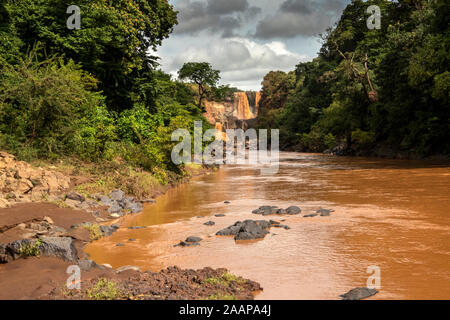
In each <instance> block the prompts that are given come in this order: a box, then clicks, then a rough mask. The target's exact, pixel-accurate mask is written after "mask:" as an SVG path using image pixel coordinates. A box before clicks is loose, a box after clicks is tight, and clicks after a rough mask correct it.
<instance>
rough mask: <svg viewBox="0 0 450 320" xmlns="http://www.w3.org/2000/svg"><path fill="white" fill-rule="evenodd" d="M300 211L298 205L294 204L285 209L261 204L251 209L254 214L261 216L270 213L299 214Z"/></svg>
mask: <svg viewBox="0 0 450 320" xmlns="http://www.w3.org/2000/svg"><path fill="white" fill-rule="evenodd" d="M300 212H302V210H301V209H300V208H299V207H296V206H291V207H289V208H287V209H282V208H278V207H275V206H262V207H259V208H258V209H256V210H253V211H252V213H254V214H261V215H263V216H267V215H270V214H289V215H294V214H299V213H300Z"/></svg>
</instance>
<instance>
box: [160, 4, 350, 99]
mask: <svg viewBox="0 0 450 320" xmlns="http://www.w3.org/2000/svg"><path fill="white" fill-rule="evenodd" d="M169 2H170V3H171V4H173V5H174V7H175V9H176V10H177V11H179V14H178V20H179V24H178V25H177V26H176V27H175V29H174V33H173V34H172V35H171V36H170V37H169V39H166V40H164V42H163V45H162V46H161V47H160V48H159V49H158V52H157V55H158V56H160V58H161V60H160V63H161V68H162V69H163V70H164V71H166V72H169V73H171V74H173V75H174V76H176V72H177V70H178V69H179V68H180V67H181V66H182V65H183V63H184V62H187V61H193V62H200V61H207V62H209V63H211V64H212V66H213V67H214V68H215V69H218V70H220V71H221V76H222V80H221V83H222V84H230V85H231V86H235V87H238V88H241V89H243V90H259V89H260V88H261V81H262V79H263V77H264V75H265V74H266V73H267V72H269V71H271V70H283V71H290V70H293V69H294V67H295V65H296V64H298V63H299V62H301V61H308V60H311V59H312V58H314V57H315V56H316V55H317V51H318V50H319V48H320V42H319V41H318V34H319V33H322V32H324V31H325V29H326V28H327V27H328V26H330V25H332V24H333V23H335V22H336V21H337V20H338V19H339V17H340V15H341V13H342V10H343V9H344V8H345V6H346V4H347V3H349V2H350V0H169Z"/></svg>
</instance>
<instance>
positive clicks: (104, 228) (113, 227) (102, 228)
mask: <svg viewBox="0 0 450 320" xmlns="http://www.w3.org/2000/svg"><path fill="white" fill-rule="evenodd" d="M117 229H119V226H117V225H115V224H113V225H111V226H100V231H101V232H102V233H103V235H104V236H110V235H112V234H113V233H114V232H116V231H117Z"/></svg>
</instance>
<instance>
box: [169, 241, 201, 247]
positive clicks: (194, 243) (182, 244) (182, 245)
mask: <svg viewBox="0 0 450 320" xmlns="http://www.w3.org/2000/svg"><path fill="white" fill-rule="evenodd" d="M199 245H200V243H198V242H186V241H181V242H180V243H179V244H176V245H174V247H192V246H199Z"/></svg>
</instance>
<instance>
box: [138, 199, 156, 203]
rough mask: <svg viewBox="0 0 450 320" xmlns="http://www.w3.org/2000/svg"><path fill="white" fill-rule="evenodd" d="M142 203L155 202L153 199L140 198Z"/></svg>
mask: <svg viewBox="0 0 450 320" xmlns="http://www.w3.org/2000/svg"><path fill="white" fill-rule="evenodd" d="M141 202H142V203H156V200H155V199H145V200H141Z"/></svg>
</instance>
